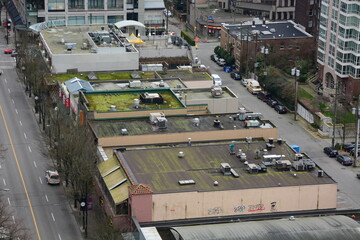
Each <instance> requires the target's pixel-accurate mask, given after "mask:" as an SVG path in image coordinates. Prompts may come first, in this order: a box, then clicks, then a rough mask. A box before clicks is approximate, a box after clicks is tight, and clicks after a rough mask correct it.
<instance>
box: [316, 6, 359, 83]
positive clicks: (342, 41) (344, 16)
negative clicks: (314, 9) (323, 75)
mask: <svg viewBox="0 0 360 240" xmlns="http://www.w3.org/2000/svg"><path fill="white" fill-rule="evenodd" d="M329 12H330V13H331V15H329V14H328V13H329ZM328 31H329V33H330V41H327V32H328ZM326 49H328V50H329V51H326ZM359 54H360V1H358V0H357V1H351V0H329V1H322V3H321V15H320V28H319V45H318V62H319V63H321V64H324V65H326V66H328V67H330V68H333V69H334V66H335V71H336V73H337V74H338V75H339V77H342V78H344V77H348V76H351V77H353V78H360V74H359V73H360V56H359Z"/></svg>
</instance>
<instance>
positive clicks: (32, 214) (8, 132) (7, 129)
mask: <svg viewBox="0 0 360 240" xmlns="http://www.w3.org/2000/svg"><path fill="white" fill-rule="evenodd" d="M0 112H1V116H2V118H3V121H4V124H5V128H6V132H7V135H8V137H9V141H10V145H11V150H12V152H13V155H14V158H15V161H16V165H17V168H18V171H19V174H20V178H21V182H22V185H23V187H24V191H25V194H26V198H27V201H28V204H29V206H30V212H31V216H32V219H33V222H34V225H35V230H36V233H37V236H38V239H39V240H41V237H40V233H39V229H38V226H37V223H36V219H35V215H34V211H33V208H32V205H31V201H30V197H29V193H28V191H27V188H26V185H25V181H24V177H23V175H22V172H21V168H20V164H19V160H18V158H17V156H16V152H15V148H14V144H13V141H12V138H11V135H10V131H9V128H8V125H7V123H6V120H5V116H4V112H3V109H2V106H1V105H0Z"/></svg>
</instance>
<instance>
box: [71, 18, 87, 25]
mask: <svg viewBox="0 0 360 240" xmlns="http://www.w3.org/2000/svg"><path fill="white" fill-rule="evenodd" d="M68 24H69V25H82V24H85V17H84V16H71V17H69V18H68Z"/></svg>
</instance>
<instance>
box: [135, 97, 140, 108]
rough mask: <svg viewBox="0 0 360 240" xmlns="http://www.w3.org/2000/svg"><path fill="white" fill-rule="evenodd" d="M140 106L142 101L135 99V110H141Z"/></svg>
mask: <svg viewBox="0 0 360 240" xmlns="http://www.w3.org/2000/svg"><path fill="white" fill-rule="evenodd" d="M139 106H140V100H139V99H137V98H135V99H134V108H139Z"/></svg>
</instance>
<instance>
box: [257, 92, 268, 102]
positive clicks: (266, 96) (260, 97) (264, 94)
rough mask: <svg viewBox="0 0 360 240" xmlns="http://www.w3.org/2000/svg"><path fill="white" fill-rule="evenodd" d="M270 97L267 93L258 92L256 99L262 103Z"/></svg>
mask: <svg viewBox="0 0 360 240" xmlns="http://www.w3.org/2000/svg"><path fill="white" fill-rule="evenodd" d="M270 97H271V94H270V93H268V92H267V91H260V92H259V93H258V95H257V98H258V99H260V100H261V101H264V102H265V101H266V100H268V99H270Z"/></svg>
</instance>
